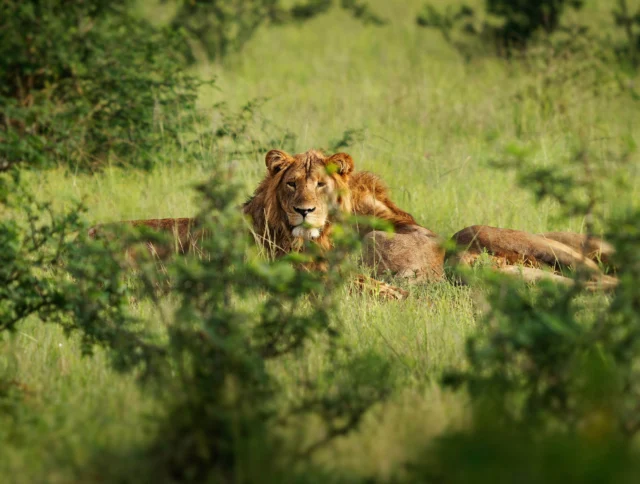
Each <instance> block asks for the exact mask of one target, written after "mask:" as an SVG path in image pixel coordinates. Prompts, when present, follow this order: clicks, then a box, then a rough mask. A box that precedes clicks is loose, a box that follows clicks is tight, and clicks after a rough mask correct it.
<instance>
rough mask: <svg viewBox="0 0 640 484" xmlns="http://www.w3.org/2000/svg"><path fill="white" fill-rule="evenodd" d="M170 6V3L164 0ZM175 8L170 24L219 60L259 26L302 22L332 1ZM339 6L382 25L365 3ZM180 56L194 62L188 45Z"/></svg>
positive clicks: (219, 2)
mask: <svg viewBox="0 0 640 484" xmlns="http://www.w3.org/2000/svg"><path fill="white" fill-rule="evenodd" d="M165 1H166V2H169V3H171V0H165ZM173 3H177V5H178V8H177V11H176V13H175V15H174V16H173V18H172V20H171V22H170V25H171V28H172V29H173V30H174V31H180V30H184V31H185V32H186V33H187V34H188V36H189V38H190V39H191V40H192V41H194V42H195V44H196V45H197V46H198V47H199V48H200V49H201V50H202V51H203V52H204V53H205V54H206V55H207V56H208V57H210V58H214V59H215V58H222V57H225V56H227V55H229V54H231V53H234V52H238V51H239V50H240V49H242V47H243V46H244V45H245V43H246V42H247V41H248V40H249V39H250V38H251V37H252V36H253V35H254V33H255V32H256V31H257V30H258V28H260V27H261V26H263V25H281V24H284V23H290V22H304V21H306V20H310V19H312V18H314V17H316V16H317V15H320V14H322V13H324V12H326V11H328V10H329V9H330V8H331V7H332V6H333V5H334V3H335V2H334V0H304V1H300V2H296V3H294V4H293V5H289V6H286V5H285V3H286V2H282V1H281V0H196V1H192V0H177V1H174V2H173ZM340 6H341V7H342V8H343V9H344V10H345V11H347V12H349V13H350V14H351V15H353V16H354V17H355V18H357V19H360V20H361V21H362V22H364V23H367V24H374V25H382V24H384V20H383V19H382V18H380V17H379V16H378V15H376V14H375V13H374V12H373V10H372V9H371V8H370V7H369V5H368V4H367V3H366V2H363V1H358V0H341V1H340ZM183 47H184V49H183V53H184V54H185V56H186V58H188V59H189V60H190V61H191V62H194V61H195V56H194V54H193V50H192V48H191V46H190V45H189V44H186V43H185V44H184V45H183Z"/></svg>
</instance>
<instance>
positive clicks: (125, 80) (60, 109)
mask: <svg viewBox="0 0 640 484" xmlns="http://www.w3.org/2000/svg"><path fill="white" fill-rule="evenodd" d="M131 3H132V2H130V1H129V0H119V1H116V2H108V1H94V2H84V1H80V0H77V1H61V0H55V1H50V2H40V1H35V0H33V1H27V2H23V1H6V2H2V4H1V5H0V164H13V163H25V164H27V165H29V166H32V167H50V166H54V165H56V164H62V165H68V166H70V167H72V168H74V169H77V168H80V169H93V168H98V167H101V166H103V165H104V164H105V163H107V162H109V163H113V164H123V165H128V166H137V167H150V166H152V165H153V163H154V162H155V160H156V157H157V155H158V153H159V151H160V149H161V148H160V147H162V149H166V147H167V145H168V143H170V142H171V141H178V139H179V137H180V136H181V132H182V131H183V130H184V129H185V127H184V126H181V125H180V124H179V123H178V122H177V121H178V117H177V116H175V115H173V112H174V111H175V110H177V109H185V108H186V109H189V108H190V107H192V106H193V105H194V102H195V99H196V94H197V88H198V86H199V85H200V84H201V81H199V80H197V79H195V78H194V77H191V76H189V75H187V74H184V73H183V72H181V66H182V58H181V57H180V55H179V54H178V49H179V47H181V45H182V43H183V42H184V39H183V38H182V37H180V36H179V35H177V34H174V33H170V31H169V30H166V29H164V30H163V29H158V28H155V27H153V26H151V24H149V23H148V22H146V21H144V20H142V19H139V18H137V17H135V16H134V15H133V14H132V13H131V12H130V10H131Z"/></svg>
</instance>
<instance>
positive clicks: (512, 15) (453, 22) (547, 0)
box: [416, 0, 583, 57]
mask: <svg viewBox="0 0 640 484" xmlns="http://www.w3.org/2000/svg"><path fill="white" fill-rule="evenodd" d="M582 5H583V0H542V1H537V2H530V1H528V0H517V1H511V0H486V2H485V14H486V15H487V16H488V20H482V21H481V20H480V19H479V18H477V17H476V15H475V12H474V10H473V9H472V8H470V7H468V6H466V5H463V6H462V7H459V8H458V9H453V8H451V7H449V8H447V9H446V10H445V11H444V12H440V11H438V10H437V9H436V8H434V7H433V6H432V5H430V4H427V5H425V6H424V7H423V9H422V11H421V12H420V13H419V14H418V17H417V19H416V21H417V23H418V25H420V26H422V27H430V28H437V29H438V30H440V32H441V33H442V34H443V36H444V38H445V39H446V40H447V41H448V42H449V43H452V44H453V45H454V46H455V47H457V48H458V49H459V50H460V51H461V52H462V53H463V54H465V55H466V56H467V57H469V56H470V55H471V53H472V52H473V51H474V50H477V49H478V47H477V46H475V47H474V46H472V45H470V44H471V43H465V42H458V41H456V40H455V37H456V34H457V33H459V32H462V33H463V34H465V35H470V36H472V37H474V40H475V42H477V40H478V39H479V40H480V41H481V42H482V43H484V44H487V45H489V46H493V48H494V50H495V52H497V53H498V54H506V55H510V54H511V53H512V52H513V51H521V50H523V49H524V48H526V47H527V45H528V44H529V43H530V42H531V41H532V40H533V39H534V38H535V37H536V35H537V34H539V33H542V34H544V35H546V36H548V35H549V34H551V33H553V32H555V31H557V30H559V28H560V19H561V16H562V13H563V12H564V11H565V9H567V8H573V9H579V8H581V7H582Z"/></svg>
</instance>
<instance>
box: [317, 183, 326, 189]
mask: <svg viewBox="0 0 640 484" xmlns="http://www.w3.org/2000/svg"><path fill="white" fill-rule="evenodd" d="M325 186H327V184H326V183H325V182H318V188H322V187H325Z"/></svg>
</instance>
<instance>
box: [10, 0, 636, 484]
mask: <svg viewBox="0 0 640 484" xmlns="http://www.w3.org/2000/svg"><path fill="white" fill-rule="evenodd" d="M371 3H372V4H374V6H375V7H376V8H377V9H378V10H379V11H380V12H381V13H382V14H383V15H384V16H386V17H387V18H389V19H390V25H388V26H386V27H383V28H375V27H367V26H362V25H361V24H359V23H358V22H357V21H355V20H353V19H351V18H349V17H348V16H347V15H345V14H343V13H341V12H333V13H331V14H329V15H326V16H322V17H320V18H318V19H316V20H314V21H312V22H309V23H307V24H305V25H304V26H301V27H296V26H287V27H280V28H273V29H265V30H261V31H260V32H258V34H257V35H256V36H255V37H254V38H253V39H252V40H251V41H250V43H249V44H248V45H247V46H246V49H245V50H244V51H243V52H242V53H241V54H240V55H238V56H236V57H234V58H232V59H229V60H228V61H225V62H224V63H222V64H210V65H199V66H198V67H197V70H198V72H199V73H201V74H202V75H203V76H215V77H216V78H217V80H218V82H217V88H216V89H208V90H204V91H203V92H202V96H201V99H200V106H201V108H202V109H203V110H205V111H207V110H212V107H213V106H214V105H215V104H216V103H219V102H223V101H224V102H226V103H227V104H228V105H229V106H231V107H238V106H241V105H243V104H244V103H246V102H247V101H248V100H250V99H253V98H258V97H266V98H269V101H267V102H266V103H265V104H264V106H263V107H262V108H261V110H260V116H261V117H263V118H264V119H266V120H268V122H269V124H270V126H271V127H270V129H271V130H272V131H273V132H275V133H285V132H286V131H290V132H292V133H294V134H295V135H296V141H295V149H296V151H304V150H307V149H309V148H318V147H319V148H322V147H327V146H329V145H330V144H331V142H332V141H333V140H336V139H339V138H340V137H341V136H342V133H343V132H344V131H345V130H347V129H350V128H361V129H363V130H364V139H363V140H362V141H361V142H358V143H357V144H356V145H354V146H352V147H351V148H349V149H348V150H347V151H348V152H349V153H351V154H352V155H353V157H354V159H355V162H356V167H357V168H358V169H361V170H371V171H374V172H376V173H378V174H379V175H381V176H382V177H383V178H384V179H385V180H386V182H387V183H388V185H389V186H390V188H391V190H392V194H393V197H394V199H395V200H396V201H397V203H398V204H399V205H400V206H401V207H403V208H404V209H406V210H408V211H409V212H411V213H412V214H413V215H414V216H415V217H416V219H417V220H418V221H419V222H420V223H422V224H423V225H425V226H426V227H428V228H430V229H432V230H434V231H436V232H438V233H440V234H442V235H444V236H449V235H451V234H453V233H454V232H455V231H457V230H459V229H462V228H463V227H465V226H468V225H471V224H488V225H494V226H501V227H509V228H514V229H522V230H528V231H534V232H535V231H544V230H561V229H562V230H575V231H582V230H583V229H584V223H585V222H584V220H583V219H580V218H573V219H566V218H561V217H558V214H559V211H558V207H557V205H555V204H554V203H550V202H545V203H543V204H541V205H536V204H535V203H534V200H533V197H532V196H531V194H530V193H529V192H528V191H526V190H524V189H522V188H518V187H517V186H516V185H515V181H514V176H513V174H512V173H510V172H504V171H498V170H495V169H493V168H491V167H490V166H488V163H487V162H488V161H490V160H494V159H499V158H500V157H501V156H502V153H503V150H504V147H505V146H506V145H508V144H509V143H511V142H513V141H519V142H520V143H523V144H526V145H528V146H530V147H531V149H532V153H533V155H532V156H533V158H534V159H535V161H536V162H537V163H539V164H543V165H544V164H556V163H558V162H562V161H563V160H565V159H566V158H567V157H568V156H570V154H571V148H572V146H574V144H575V142H576V140H578V139H586V140H589V146H590V148H591V152H592V153H593V154H594V156H596V157H598V161H600V162H602V163H608V162H609V161H610V158H611V156H612V155H610V154H609V151H611V150H612V151H614V152H615V151H617V150H619V147H620V145H621V144H622V143H623V142H624V140H625V139H627V140H628V139H631V140H634V141H635V143H639V142H640V138H639V135H638V130H637V126H638V123H639V121H640V110H638V109H637V108H635V107H634V106H633V105H631V104H629V101H628V100H624V99H616V98H613V99H612V98H611V97H608V96H600V97H599V96H595V95H594V94H593V92H592V91H591V90H590V89H589V88H588V86H586V85H585V83H584V82H582V78H581V77H577V78H575V79H573V80H571V81H568V82H567V83H566V84H563V85H552V86H551V87H549V86H545V85H544V84H543V75H542V73H541V72H539V71H526V70H525V69H524V68H521V67H518V66H508V65H506V64H505V63H503V62H502V61H498V60H492V59H484V60H477V61H474V62H472V63H470V64H464V63H463V62H462V61H461V59H460V57H459V56H458V55H457V54H456V53H455V51H454V50H453V49H452V48H451V47H449V46H448V45H446V44H445V43H444V42H443V41H442V39H441V38H440V36H439V35H438V34H437V33H436V32H432V31H428V30H424V29H419V28H417V27H416V26H414V21H413V19H414V16H415V13H416V12H417V11H418V10H419V8H420V6H421V4H422V1H413V0H411V1H403V2H385V1H382V0H378V1H376V2H371ZM441 3H443V4H444V3H445V2H441ZM606 3H607V2H604V1H600V2H596V1H592V2H590V3H589V4H588V5H587V8H586V9H585V11H584V12H582V13H581V14H580V15H582V16H585V17H586V18H588V19H592V20H593V21H594V22H597V20H596V19H599V18H601V16H602V15H604V14H606V12H607V10H608V9H607V8H605V7H603V5H605V4H606ZM603 11H604V12H605V13H604V14H603V13H602V12H603ZM572 62H574V63H579V62H582V61H579V60H573V59H569V60H567V61H565V62H562V63H557V64H556V65H554V66H553V69H556V70H562V69H568V68H570V67H571V66H572V65H573V64H572ZM542 92H548V93H549V96H550V97H551V106H552V108H551V109H550V110H547V111H545V109H544V108H543V107H541V105H540V103H539V102H538V101H537V99H538V97H537V96H539V94H540V93H542ZM211 112H212V113H213V111H211ZM212 123H213V124H214V125H215V124H216V123H219V120H218V119H217V118H216V117H215V116H212ZM256 136H262V134H260V133H256ZM273 148H278V146H273ZM203 150H204V153H203V155H204V158H205V162H202V163H190V162H183V161H181V160H180V159H179V158H175V159H174V158H172V157H171V156H169V155H168V156H167V159H166V160H162V164H161V166H159V168H158V169H157V170H155V171H154V172H152V173H141V172H133V171H123V170H118V169H107V170H106V171H105V172H104V173H102V174H100V175H96V176H87V175H73V174H69V173H68V172H65V171H63V170H59V171H52V172H47V173H37V174H35V173H34V174H31V175H29V176H28V177H27V179H28V182H29V183H30V185H31V186H32V187H33V188H34V190H35V191H36V192H37V193H38V195H39V196H40V197H42V198H43V199H49V200H52V201H54V203H55V205H56V206H57V207H58V208H61V209H62V208H64V207H68V206H69V204H70V202H71V200H74V199H84V200H85V202H86V204H87V206H88V218H89V219H90V220H91V221H92V222H106V221H113V220H121V219H135V218H156V217H178V216H191V215H194V214H195V213H196V211H197V206H196V199H195V198H194V196H193V191H192V189H191V187H192V186H193V184H195V183H197V182H200V181H203V180H205V179H206V178H207V176H208V174H209V173H210V171H211V166H212V164H213V163H217V164H220V163H233V166H234V167H235V168H234V169H235V170H236V172H240V173H242V176H241V177H240V179H241V181H242V183H243V186H244V187H245V189H246V191H245V195H246V196H249V195H250V193H251V189H252V187H254V186H255V185H256V183H257V182H258V181H259V180H260V178H261V177H262V176H263V174H264V170H265V168H264V162H263V160H262V158H260V157H254V156H244V157H243V156H239V157H235V156H231V155H228V154H225V153H224V152H222V153H218V152H212V151H207V150H206V149H205V148H203ZM638 161H639V160H638V156H637V154H635V155H633V157H632V159H631V160H630V162H629V164H628V168H627V178H628V181H629V182H630V185H631V186H632V187H635V188H633V189H632V190H631V191H630V193H629V194H628V196H629V197H630V198H631V199H632V200H633V201H634V203H637V201H638V200H640V194H639V193H638V191H639V190H640V183H638V181H640V180H638ZM619 198H620V194H618V193H616V192H614V191H611V192H607V196H606V199H605V204H604V210H605V213H610V212H611V211H612V210H613V209H614V206H615V204H616V203H617V202H618V201H619ZM411 291H412V294H411V297H410V298H409V300H408V301H406V302H402V303H387V302H380V301H377V300H375V299H373V298H370V297H368V296H361V295H360V296H359V295H350V294H349V293H348V292H347V291H346V290H345V291H344V304H343V308H342V310H341V312H340V314H341V319H342V325H343V328H344V334H345V339H346V342H347V343H348V345H349V346H351V347H353V348H354V349H355V350H356V351H357V352H359V351H365V350H367V349H375V350H377V351H379V352H381V353H383V354H385V355H387V356H388V357H389V359H390V360H391V361H393V362H394V364H397V365H398V367H399V368H401V369H402V371H403V372H404V375H405V376H406V378H405V384H404V385H403V387H402V389H401V390H399V391H398V392H397V393H396V394H395V395H394V396H393V397H392V398H391V400H390V401H389V402H387V403H385V404H384V405H380V406H378V407H376V408H375V409H374V410H373V411H372V412H371V413H370V414H369V415H368V416H367V418H366V419H365V422H364V424H363V426H362V428H361V430H359V431H358V432H356V433H354V434H352V435H350V436H348V437H346V438H341V439H338V440H337V441H336V442H335V443H334V444H333V445H332V446H331V447H329V448H327V449H325V450H323V451H322V452H321V453H320V455H319V456H318V462H320V463H322V464H323V465H324V466H326V468H327V469H330V470H341V471H345V472H352V473H355V474H356V475H360V476H367V475H378V476H383V477H384V476H388V475H390V473H391V472H393V471H394V470H395V469H397V466H399V465H401V464H402V463H403V462H404V461H405V460H406V459H407V458H409V457H411V455H412V452H413V451H414V449H415V448H416V445H418V443H424V441H425V438H427V439H428V438H430V437H431V436H435V435H437V434H438V433H440V432H441V431H442V430H444V429H446V428H447V427H448V426H459V425H463V424H464V421H465V418H466V414H465V408H464V401H463V399H462V398H460V397H459V396H458V395H453V394H450V393H447V392H444V391H443V390H442V389H441V388H440V387H439V386H438V385H437V379H438V377H439V375H440V373H441V371H442V369H443V368H447V367H450V366H460V365H462V364H463V360H464V342H465V338H466V337H467V336H468V335H469V334H471V332H472V331H474V329H475V328H476V321H477V316H478V314H480V312H481V311H482V304H480V303H479V302H478V297H477V296H478V295H479V293H478V292H477V291H475V290H472V289H469V288H458V287H455V286H453V285H452V284H450V283H448V282H443V283H438V284H433V285H430V286H418V287H412V288H411ZM132 310H133V311H134V313H137V314H139V315H140V316H142V317H143V318H145V319H147V320H148V321H149V324H157V321H156V320H155V318H154V316H153V313H152V312H151V311H150V310H149V308H148V307H147V306H145V305H144V304H142V305H140V306H136V307H133V308H132ZM325 358H326V356H325V355H324V353H323V352H322V351H321V350H320V349H318V348H310V349H309V350H308V351H307V352H306V353H305V354H304V356H301V357H299V358H298V359H296V360H294V361H293V364H292V365H288V366H287V367H286V368H279V369H277V371H278V372H279V374H280V376H281V377H282V379H283V381H285V382H287V381H292V380H294V379H295V374H296V371H302V369H303V368H305V367H312V368H316V369H317V368H322V366H323V365H325V364H326V363H327V362H326V360H325ZM2 376H9V377H10V378H13V379H15V380H17V381H19V382H21V383H23V384H24V385H26V388H28V391H27V392H26V397H25V398H26V403H27V405H26V407H25V408H26V410H20V412H19V414H18V415H16V416H13V417H11V416H8V417H3V416H1V415H0V442H2V444H3V447H2V450H0V481H2V482H44V481H47V482H85V481H86V480H87V479H88V480H94V479H96V480H97V477H96V476H89V477H87V475H86V474H84V472H85V471H84V470H83V469H84V466H86V464H87V463H89V462H92V461H96V460H98V461H99V456H100V455H101V454H103V453H104V454H108V453H109V452H113V451H114V449H118V450H122V449H127V448H132V449H135V448H136V446H139V445H140V444H142V443H144V442H145V440H146V439H148V437H149V431H148V419H147V415H148V414H149V413H150V412H153V408H154V402H153V400H152V399H151V398H150V397H149V396H145V394H142V393H141V392H140V390H139V389H138V387H137V386H136V385H135V383H134V381H133V379H132V378H130V377H122V376H120V375H117V374H115V373H114V371H113V370H111V369H110V367H109V364H108V359H107V357H106V356H105V354H103V353H102V352H100V351H98V352H97V354H96V355H95V356H93V357H82V356H81V355H80V347H79V343H78V341H77V340H76V339H75V338H71V339H68V338H66V337H65V336H64V335H63V334H62V332H61V331H60V330H59V329H58V328H57V327H54V326H42V325H41V324H38V323H37V322H35V321H29V322H27V323H25V324H23V325H21V326H20V328H19V331H18V332H17V333H16V334H15V335H14V336H13V337H11V338H8V339H5V340H2V341H0V377H2ZM123 465H125V464H123Z"/></svg>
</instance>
